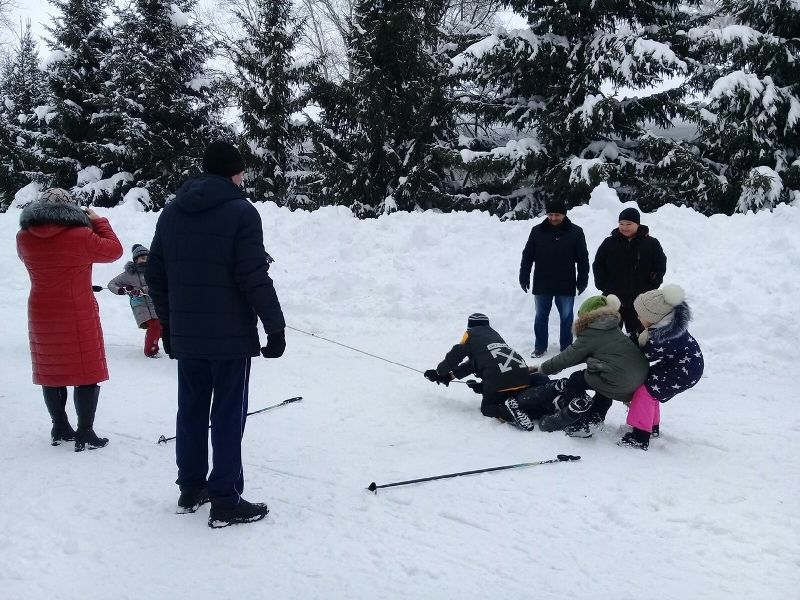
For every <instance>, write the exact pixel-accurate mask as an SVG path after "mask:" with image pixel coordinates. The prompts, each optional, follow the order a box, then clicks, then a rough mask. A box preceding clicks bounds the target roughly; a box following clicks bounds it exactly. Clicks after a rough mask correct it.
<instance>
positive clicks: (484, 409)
mask: <svg viewBox="0 0 800 600" xmlns="http://www.w3.org/2000/svg"><path fill="white" fill-rule="evenodd" d="M424 375H425V378H426V379H428V380H429V381H433V382H434V383H437V384H442V385H450V382H451V381H452V380H453V379H461V378H462V377H466V376H468V375H477V376H478V377H480V378H481V380H482V381H480V382H470V383H469V384H468V385H469V387H470V388H471V389H472V390H473V391H474V392H476V393H478V394H481V396H482V402H481V414H483V415H484V416H486V417H496V418H498V419H501V420H503V421H510V422H513V423H514V424H515V425H517V426H518V427H520V428H521V429H526V430H528V431H530V430H531V429H533V422H532V421H531V420H530V419H529V418H528V416H527V415H526V414H525V413H524V412H521V411H519V410H518V407H517V403H516V400H515V396H516V394H517V393H518V392H519V391H520V390H524V389H526V388H527V387H528V385H529V384H530V383H531V377H530V374H529V373H528V366H527V365H526V364H525V359H524V358H522V356H521V355H520V354H519V353H518V352H515V351H514V349H513V348H510V347H509V346H508V344H506V342H505V340H503V338H502V337H501V336H500V334H499V333H497V332H496V331H495V330H494V329H492V328H491V327H490V326H489V318H488V317H487V316H486V315H484V314H481V313H474V314H472V315H470V316H469V319H468V320H467V331H466V333H464V336H463V337H462V338H461V341H460V342H459V343H458V344H456V345H455V346H453V348H452V349H451V350H450V351H449V352H448V353H447V355H446V356H445V357H444V360H443V361H442V362H441V363H439V366H437V367H436V368H435V369H429V370H427V371H425V373H424Z"/></svg>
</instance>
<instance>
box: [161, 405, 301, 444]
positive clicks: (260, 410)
mask: <svg viewBox="0 0 800 600" xmlns="http://www.w3.org/2000/svg"><path fill="white" fill-rule="evenodd" d="M302 399H303V397H302V396H295V397H294V398H288V399H287V400H284V401H283V402H278V403H277V404H273V405H272V406H267V407H266V408H260V409H258V410H254V411H253V412H249V413H247V416H248V417H250V416H253V415H257V414H258V413H262V412H264V411H267V410H272V409H273V408H278V407H279V406H284V405H286V404H291V403H292V402H299V401H300V400H302ZM208 428H209V429H211V425H209V426H208ZM176 437H177V436H174V435H173V436H172V437H165V436H163V435H162V436H161V437H160V438H158V441H157V442H156V444H166V443H167V442H168V441H170V440H174V439H175V438H176Z"/></svg>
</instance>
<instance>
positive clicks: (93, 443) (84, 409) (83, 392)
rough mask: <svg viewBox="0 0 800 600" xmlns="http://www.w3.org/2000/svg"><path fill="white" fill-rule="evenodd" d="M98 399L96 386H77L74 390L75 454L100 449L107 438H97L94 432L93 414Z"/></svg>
mask: <svg viewBox="0 0 800 600" xmlns="http://www.w3.org/2000/svg"><path fill="white" fill-rule="evenodd" d="M99 397H100V387H99V386H98V385H79V386H77V387H76V388H75V412H76V413H78V430H77V431H76V432H75V452H82V451H83V450H85V449H86V446H89V449H90V450H94V449H95V448H102V447H103V446H105V445H106V444H108V438H101V437H97V434H96V433H95V432H94V429H93V428H94V413H95V411H96V410H97V400H98V398H99Z"/></svg>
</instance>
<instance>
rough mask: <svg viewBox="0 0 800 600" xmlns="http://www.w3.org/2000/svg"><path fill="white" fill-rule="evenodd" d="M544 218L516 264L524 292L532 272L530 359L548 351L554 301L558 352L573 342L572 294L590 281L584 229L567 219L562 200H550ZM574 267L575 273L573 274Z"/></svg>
mask: <svg viewBox="0 0 800 600" xmlns="http://www.w3.org/2000/svg"><path fill="white" fill-rule="evenodd" d="M545 210H546V211H547V218H546V219H545V220H544V221H542V222H541V223H539V224H538V225H536V226H534V227H533V228H532V229H531V233H530V236H529V237H528V243H527V244H525V249H524V250H523V251H522V260H521V261H520V265H519V285H520V287H522V290H523V291H525V292H527V291H528V287H530V282H531V267H532V266H533V265H534V263H535V265H536V266H535V267H534V270H533V289H532V292H533V297H534V301H535V303H536V317H535V319H534V323H533V335H534V344H533V354H532V355H531V356H533V357H537V358H538V357H540V356H542V355H543V354H544V353H545V352H546V351H547V337H548V336H547V333H548V332H547V324H548V320H549V318H550V309H551V307H552V306H553V301H554V300H555V304H556V308H557V309H558V316H559V321H560V325H561V326H560V335H559V349H560V350H564V349H565V348H567V347H568V346H569V345H570V344H571V343H572V320H573V319H572V317H573V308H574V305H575V292H576V291H577V293H578V295H580V294H582V293H583V290H585V289H586V285H587V284H588V282H589V252H588V250H587V249H586V237H585V236H584V235H583V229H581V228H580V227H578V226H577V225H575V223H573V222H572V221H570V220H569V218H568V217H567V206H566V204H565V203H564V201H563V200H550V201H549V202H547V204H546V206H545ZM576 267H577V274H576Z"/></svg>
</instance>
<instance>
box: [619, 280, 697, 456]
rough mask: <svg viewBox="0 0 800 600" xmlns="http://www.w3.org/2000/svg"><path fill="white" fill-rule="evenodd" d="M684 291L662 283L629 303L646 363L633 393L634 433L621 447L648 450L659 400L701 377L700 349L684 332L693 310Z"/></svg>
mask: <svg viewBox="0 0 800 600" xmlns="http://www.w3.org/2000/svg"><path fill="white" fill-rule="evenodd" d="M684 298H685V294H684V292H683V289H681V288H680V287H679V286H677V285H665V286H664V287H662V288H661V289H658V290H651V291H649V292H645V293H643V294H639V296H637V298H636V300H634V302H633V307H634V308H635V309H636V314H637V315H638V316H639V321H641V323H642V325H644V331H642V332H641V333H640V334H638V335H637V334H635V333H634V334H631V338H632V339H633V340H634V341H636V342H638V344H639V347H640V348H641V349H642V352H644V355H645V356H646V357H647V359H648V360H649V361H650V363H651V366H650V371H649V372H648V375H647V379H646V380H645V382H644V384H643V385H641V386H640V387H639V388H638V389H637V390H636V391H635V392H634V394H633V398H632V399H631V404H630V409H629V411H628V419H627V422H628V425H631V426H632V427H633V431H631V432H629V433H626V434H625V436H624V437H623V438H622V439H621V440H620V442H619V444H620V445H621V446H630V447H633V448H639V449H641V450H647V447H648V446H649V444H650V435H651V434H652V433H655V434H656V435H658V425H659V422H660V420H661V419H660V409H659V403H660V402H666V401H668V400H670V399H671V398H672V397H673V396H675V395H677V394H680V393H681V392H684V391H686V390H688V389H689V388H691V387H694V385H695V384H697V382H698V381H700V377H701V376H702V375H703V366H704V363H703V353H702V352H701V350H700V346H699V344H698V343H697V341H696V340H695V339H694V338H693V337H692V336H691V334H690V333H689V331H688V326H689V321H690V320H691V318H692V313H691V311H690V310H689V305H688V304H686V302H685V300H684Z"/></svg>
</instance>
